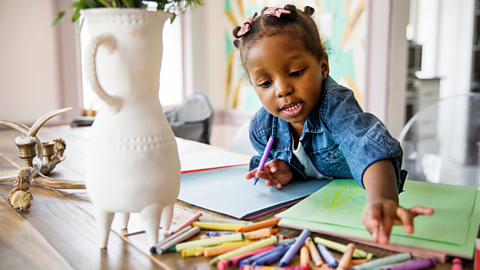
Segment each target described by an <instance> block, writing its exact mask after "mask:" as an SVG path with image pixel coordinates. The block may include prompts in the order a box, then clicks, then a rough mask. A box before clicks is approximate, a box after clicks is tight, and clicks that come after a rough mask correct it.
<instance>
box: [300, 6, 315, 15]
mask: <svg viewBox="0 0 480 270" xmlns="http://www.w3.org/2000/svg"><path fill="white" fill-rule="evenodd" d="M303 12H304V13H305V14H307V15H308V16H312V15H313V13H315V9H314V8H313V7H311V6H305V8H304V9H303Z"/></svg>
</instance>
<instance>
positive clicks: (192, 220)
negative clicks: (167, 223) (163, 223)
mask: <svg viewBox="0 0 480 270" xmlns="http://www.w3.org/2000/svg"><path fill="white" fill-rule="evenodd" d="M201 216H202V213H201V212H198V213H197V214H195V216H193V217H191V218H189V219H188V220H187V221H185V222H184V223H182V225H180V227H178V228H177V229H175V231H173V232H171V233H170V235H172V234H174V233H177V232H179V231H180V230H181V229H183V228H185V227H187V226H190V225H192V224H193V222H195V221H197V220H198V218H199V217H201Z"/></svg>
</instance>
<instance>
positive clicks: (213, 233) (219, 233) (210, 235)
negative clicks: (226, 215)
mask: <svg viewBox="0 0 480 270" xmlns="http://www.w3.org/2000/svg"><path fill="white" fill-rule="evenodd" d="M234 233H236V232H207V236H208V237H214V236H221V235H227V234H234Z"/></svg>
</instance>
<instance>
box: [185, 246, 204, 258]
mask: <svg viewBox="0 0 480 270" xmlns="http://www.w3.org/2000/svg"><path fill="white" fill-rule="evenodd" d="M204 249H205V247H193V248H187V249H184V250H182V257H196V256H200V255H203V250H204Z"/></svg>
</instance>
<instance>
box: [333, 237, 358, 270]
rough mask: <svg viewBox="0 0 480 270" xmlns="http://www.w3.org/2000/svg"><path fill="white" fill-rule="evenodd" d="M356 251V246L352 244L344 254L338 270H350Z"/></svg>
mask: <svg viewBox="0 0 480 270" xmlns="http://www.w3.org/2000/svg"><path fill="white" fill-rule="evenodd" d="M354 251H355V245H354V244H352V243H350V244H348V245H347V249H346V250H345V252H344V253H343V256H342V258H341V259H340V262H339V263H338V267H337V269H338V270H342V269H344V270H349V269H350V262H351V261H352V256H353V252H354Z"/></svg>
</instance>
